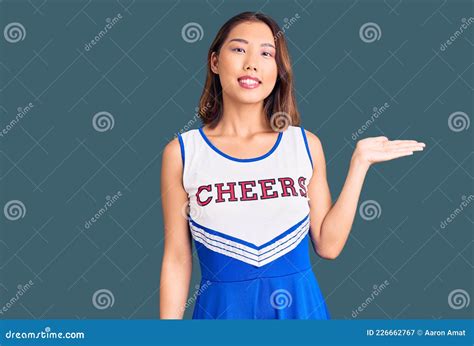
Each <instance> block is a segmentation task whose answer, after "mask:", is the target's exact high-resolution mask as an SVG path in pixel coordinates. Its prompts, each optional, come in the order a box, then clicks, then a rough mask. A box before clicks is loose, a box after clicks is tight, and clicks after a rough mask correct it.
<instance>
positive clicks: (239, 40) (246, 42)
mask: <svg viewBox="0 0 474 346" xmlns="http://www.w3.org/2000/svg"><path fill="white" fill-rule="evenodd" d="M234 41H235V42H241V43H245V44H248V43H249V41H247V40H244V39H243V38H233V39H232V40H229V43H230V42H234ZM260 46H261V47H272V48H274V49H275V46H274V45H273V44H271V43H262V44H261V45H260Z"/></svg>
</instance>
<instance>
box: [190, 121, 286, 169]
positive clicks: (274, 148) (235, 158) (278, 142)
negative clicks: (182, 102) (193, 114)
mask: <svg viewBox="0 0 474 346" xmlns="http://www.w3.org/2000/svg"><path fill="white" fill-rule="evenodd" d="M203 127H204V125H202V126H201V127H200V128H199V133H200V134H201V136H202V138H204V141H206V143H207V144H208V145H209V146H210V147H211V149H213V150H214V151H215V152H216V153H218V154H219V155H221V156H224V157H225V158H227V159H229V160H233V161H237V162H254V161H259V160H262V159H264V158H266V157H267V156H269V155H270V154H271V153H273V152H274V151H275V150H276V148H277V147H278V145H279V144H280V141H281V137H282V136H283V132H280V133H279V134H278V138H277V140H276V142H275V144H274V145H273V147H272V148H271V149H270V151H269V152H268V153H266V154H264V155H261V156H258V157H253V158H249V159H239V158H237V157H233V156H230V155H227V154H226V153H224V152H222V151H220V150H219V149H218V148H217V147H216V146H214V144H212V143H211V141H210V140H209V138H207V136H206V134H205V133H204V131H203V129H202V128H203Z"/></svg>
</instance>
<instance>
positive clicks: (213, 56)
mask: <svg viewBox="0 0 474 346" xmlns="http://www.w3.org/2000/svg"><path fill="white" fill-rule="evenodd" d="M218 66H219V57H218V56H217V54H216V52H212V54H211V71H212V72H214V73H215V74H219V71H218Z"/></svg>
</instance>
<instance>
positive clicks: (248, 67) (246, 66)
mask: <svg viewBox="0 0 474 346" xmlns="http://www.w3.org/2000/svg"><path fill="white" fill-rule="evenodd" d="M244 70H245V71H248V70H250V71H257V67H256V66H255V65H254V64H250V63H247V64H245V65H244Z"/></svg>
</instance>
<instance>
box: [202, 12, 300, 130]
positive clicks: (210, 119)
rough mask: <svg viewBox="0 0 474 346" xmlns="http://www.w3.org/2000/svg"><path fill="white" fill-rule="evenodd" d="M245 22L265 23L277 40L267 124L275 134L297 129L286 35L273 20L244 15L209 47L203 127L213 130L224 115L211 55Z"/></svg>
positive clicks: (266, 107) (230, 23)
mask: <svg viewBox="0 0 474 346" xmlns="http://www.w3.org/2000/svg"><path fill="white" fill-rule="evenodd" d="M242 22H263V23H265V24H267V25H268V26H269V28H270V29H271V31H272V33H273V37H274V39H275V48H276V55H275V60H276V64H277V70H278V76H277V80H276V83H275V87H274V88H273V90H272V92H271V93H270V95H268V96H267V97H266V98H265V100H264V110H265V114H266V116H267V120H268V122H269V124H270V125H271V127H272V128H273V129H274V130H275V131H281V130H284V129H286V128H287V126H288V125H293V126H298V125H299V124H300V115H299V112H298V109H297V106H296V100H295V94H294V90H293V71H292V69H291V62H290V55H289V54H288V47H287V45H286V40H285V37H284V35H283V31H282V30H281V29H280V27H279V26H278V24H277V23H276V22H275V20H274V19H272V18H271V17H269V16H267V15H265V14H263V13H261V12H242V13H240V14H238V15H236V16H234V17H232V18H230V19H229V20H228V21H227V22H226V23H225V24H224V25H223V26H222V27H221V28H220V30H219V32H218V33H217V35H216V37H215V38H214V41H213V42H212V44H211V46H210V47H209V52H208V56H207V76H206V84H205V85H204V89H203V92H202V95H201V99H200V101H199V116H200V117H201V119H202V122H203V124H205V125H209V127H211V128H214V127H215V126H216V125H217V124H218V122H219V121H220V119H221V118H222V115H223V106H224V105H223V98H222V86H221V83H220V80H219V76H218V75H216V74H214V73H213V72H212V70H211V55H212V53H213V52H215V53H216V54H219V51H220V49H221V47H222V45H223V43H224V42H225V40H226V39H227V36H228V35H229V32H230V31H231V30H232V29H233V28H234V27H235V26H236V25H237V24H239V23H242Z"/></svg>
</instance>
